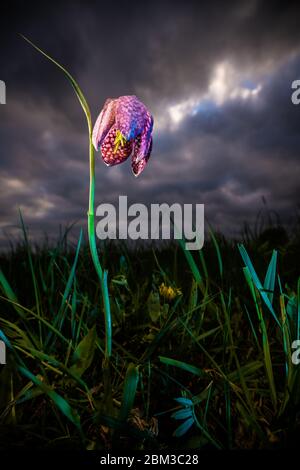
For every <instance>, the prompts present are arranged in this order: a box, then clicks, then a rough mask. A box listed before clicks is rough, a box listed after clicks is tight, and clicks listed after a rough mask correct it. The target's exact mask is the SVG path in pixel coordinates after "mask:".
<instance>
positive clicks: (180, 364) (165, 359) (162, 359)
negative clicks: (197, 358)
mask: <svg viewBox="0 0 300 470" xmlns="http://www.w3.org/2000/svg"><path fill="white" fill-rule="evenodd" d="M159 360H160V362H162V363H163V364H167V365H168V366H174V367H178V368H179V369H182V370H185V371H187V372H190V373H191V374H194V375H197V376H198V377H203V376H204V375H206V374H205V372H204V371H203V370H201V369H199V368H198V367H195V366H192V365H191V364H187V363H186V362H182V361H178V360H177V359H171V358H169V357H164V356H159Z"/></svg>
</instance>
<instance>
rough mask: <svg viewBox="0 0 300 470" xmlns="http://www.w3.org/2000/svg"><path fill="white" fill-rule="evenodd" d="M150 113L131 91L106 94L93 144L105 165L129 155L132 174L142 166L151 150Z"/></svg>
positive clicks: (151, 119) (114, 162) (123, 160)
mask: <svg viewBox="0 0 300 470" xmlns="http://www.w3.org/2000/svg"><path fill="white" fill-rule="evenodd" d="M152 130H153V117H152V116H151V114H150V113H149V111H148V109H147V108H146V106H145V105H144V104H143V103H142V102H141V101H139V100H138V98H137V97H136V96H134V95H132V96H121V97H120V98H115V99H112V98H109V99H107V100H106V102H105V103H104V107H103V109H102V111H101V113H100V114H99V116H98V118H97V121H96V123H95V126H94V129H93V145H94V147H95V149H96V150H99V149H100V150H101V154H102V159H103V161H104V163H105V164H106V165H108V166H113V165H119V164H120V163H123V162H125V161H126V160H127V159H128V157H129V156H130V155H131V167H132V170H133V173H134V175H135V176H139V175H140V174H141V172H142V171H143V170H144V168H145V166H146V164H147V162H148V160H149V158H150V154H151V151H152Z"/></svg>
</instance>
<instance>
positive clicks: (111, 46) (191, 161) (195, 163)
mask: <svg viewBox="0 0 300 470" xmlns="http://www.w3.org/2000/svg"><path fill="white" fill-rule="evenodd" d="M225 5H226V8H225ZM3 8H4V10H3V12H2V13H3V15H2V14H1V18H2V20H3V29H2V31H1V33H0V40H1V50H0V61H1V72H0V79H1V80H4V81H5V83H6V87H7V104H5V105H1V106H0V239H1V240H2V246H5V245H6V244H7V239H6V237H7V236H13V237H18V234H19V232H20V229H19V219H18V210H19V208H21V210H22V214H23V216H24V218H25V221H26V225H27V226H28V227H29V230H30V233H31V236H32V238H34V239H36V240H38V239H40V237H41V236H42V235H43V234H44V233H45V232H46V233H47V234H48V235H49V236H50V237H54V236H56V234H57V232H58V226H59V225H63V226H67V225H70V224H72V223H76V227H77V228H79V227H81V226H82V227H84V226H85V224H86V221H85V218H86V210H87V199H88V180H89V175H88V141H87V129H86V122H85V118H84V115H83V113H82V110H81V108H80V106H79V104H78V102H77V100H76V96H75V95H74V93H73V91H72V88H71V87H70V85H69V84H68V82H67V81H66V79H65V78H64V77H63V75H62V74H61V72H59V71H58V70H57V69H56V68H55V67H54V66H53V65H52V64H51V63H50V62H48V61H46V60H45V59H44V58H43V57H42V56H40V55H39V54H37V53H36V51H34V50H33V49H32V48H30V46H28V44H27V43H26V42H25V41H24V40H23V39H22V38H21V37H20V36H19V35H18V34H17V33H18V32H21V33H23V34H24V35H26V36H27V37H29V38H30V39H31V40H33V41H34V42H35V43H36V44H38V45H39V46H40V47H41V48H42V49H44V50H46V51H47V52H48V53H49V54H50V55H52V56H53V57H55V58H56V59H57V60H58V61H59V62H60V63H62V64H63V65H65V66H66V67H67V68H68V70H69V71H70V72H71V73H72V74H73V75H74V76H75V77H76V79H77V80H78V82H79V84H80V86H81V87H82V89H83V91H84V93H85V94H86V97H87V99H88V101H89V103H90V105H91V110H92V114H93V118H94V119H96V117H97V114H98V113H99V111H100V109H101V107H102V105H103V103H104V101H105V99H106V98H107V97H117V96H120V95H127V94H136V95H137V96H138V97H139V98H140V99H141V100H142V101H144V102H145V104H146V105H147V107H148V108H149V109H150V110H151V112H152V114H153V116H154V121H155V126H154V148H153V153H152V156H151V159H150V161H149V164H148V166H147V168H146V169H145V171H144V172H143V173H142V175H141V176H140V177H139V178H137V179H135V178H134V176H133V175H132V173H131V169H130V162H129V161H128V162H126V163H125V164H123V165H121V166H116V167H113V168H107V167H106V166H105V165H104V164H103V163H102V161H101V156H100V155H98V156H97V168H96V172H97V192H96V198H95V200H96V204H99V203H101V202H116V201H117V199H118V196H119V195H120V194H121V195H122V194H123V195H128V198H129V201H130V202H143V203H151V202H169V203H173V202H182V203H191V202H192V203H204V204H205V212H206V217H207V219H208V220H209V222H210V223H211V224H212V225H213V226H214V227H215V228H216V229H218V230H221V231H223V232H225V233H229V234H234V233H236V232H237V231H238V230H239V229H240V227H241V224H242V223H243V222H244V221H248V222H250V223H251V221H253V220H254V219H255V217H256V214H257V212H258V210H259V209H260V208H261V206H262V199H263V198H265V199H266V200H267V202H268V206H269V207H270V208H272V209H273V210H275V211H276V212H278V214H279V215H280V216H281V217H282V218H283V219H284V221H288V219H289V217H290V216H291V215H293V214H294V213H295V211H296V210H297V207H299V202H300V201H299V177H300V161H299V151H300V134H299V130H300V119H299V118H300V105H299V106H295V105H293V104H292V101H291V94H292V89H291V84H292V82H293V81H294V80H296V79H300V30H299V19H300V8H299V6H297V3H295V4H293V3H291V2H289V3H288V4H286V5H285V4H284V2H272V6H271V4H270V2H268V3H267V2H263V1H258V0H257V1H256V0H253V1H251V0H250V1H236V2H226V3H225V2H214V1H209V2H191V1H190V2H189V1H181V2H179V1H172V2H171V1H159V2H158V1H157V2H155V1H152V2H147V1H145V2H135V1H131V2H125V1H123V2H117V1H115V2H112V3H109V2H93V1H86V2H79V1H77V2H76V1H72V2H68V1H65V2H56V4H54V2H52V3H50V2H49V3H47V2H45V3H43V5H41V6H39V7H36V6H35V7H33V6H30V4H29V3H28V2H16V3H14V2H11V3H10V5H9V6H5V7H3Z"/></svg>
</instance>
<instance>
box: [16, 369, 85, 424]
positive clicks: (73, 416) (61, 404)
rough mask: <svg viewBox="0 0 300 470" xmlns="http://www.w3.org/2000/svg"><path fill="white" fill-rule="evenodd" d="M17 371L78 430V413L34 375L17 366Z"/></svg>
mask: <svg viewBox="0 0 300 470" xmlns="http://www.w3.org/2000/svg"><path fill="white" fill-rule="evenodd" d="M19 371H20V372H21V373H22V374H23V375H24V376H25V377H27V378H28V379H29V380H31V381H32V382H33V383H34V384H35V385H36V386H37V387H39V388H40V389H41V390H42V391H43V392H44V393H46V394H47V395H48V396H49V397H50V398H51V400H53V402H54V403H55V405H56V406H57V407H58V408H59V409H60V411H61V412H62V413H63V414H64V415H65V416H66V417H67V418H68V419H69V420H70V421H71V422H72V423H73V424H75V426H76V427H77V428H79V429H80V417H79V415H78V413H77V412H76V411H75V410H74V409H72V407H71V406H70V404H69V403H68V402H67V401H66V400H65V399H64V398H63V397H62V396H60V395H59V394H58V393H57V392H55V391H54V390H53V389H52V388H51V387H50V386H49V385H47V384H46V383H44V382H41V380H40V379H38V378H37V377H36V376H35V375H34V374H32V373H31V372H30V371H29V370H28V369H25V368H24V367H22V366H19Z"/></svg>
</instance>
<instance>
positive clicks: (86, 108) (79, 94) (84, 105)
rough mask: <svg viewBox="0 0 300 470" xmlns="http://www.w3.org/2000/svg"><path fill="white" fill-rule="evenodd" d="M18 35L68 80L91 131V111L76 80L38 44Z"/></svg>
mask: <svg viewBox="0 0 300 470" xmlns="http://www.w3.org/2000/svg"><path fill="white" fill-rule="evenodd" d="M20 36H21V37H22V38H23V39H25V41H27V42H28V43H29V44H30V45H31V46H32V47H34V49H36V50H37V51H38V52H39V53H40V54H42V55H43V56H45V57H46V58H47V59H48V60H50V62H52V63H53V64H55V65H56V67H58V68H59V69H60V70H61V71H62V72H63V73H64V74H65V76H66V78H67V79H68V80H69V82H70V83H71V85H72V87H73V88H74V91H75V93H76V95H77V98H78V100H79V103H80V104H81V107H82V109H83V111H84V113H85V115H86V118H87V122H88V127H89V131H90V132H91V130H92V122H91V112H90V108H89V105H88V104H87V101H86V99H85V97H84V95H83V93H82V91H81V89H80V87H79V85H78V83H77V82H76V80H75V79H74V77H72V75H71V74H70V73H69V72H68V71H67V70H66V69H65V68H64V67H63V66H62V65H60V64H59V63H58V62H56V60H54V59H53V58H52V57H50V56H49V55H48V54H46V52H44V51H42V49H40V48H39V47H38V46H36V45H35V44H34V43H33V42H32V41H30V39H28V38H27V37H26V36H24V35H23V34H20Z"/></svg>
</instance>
